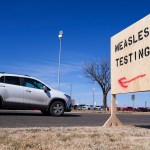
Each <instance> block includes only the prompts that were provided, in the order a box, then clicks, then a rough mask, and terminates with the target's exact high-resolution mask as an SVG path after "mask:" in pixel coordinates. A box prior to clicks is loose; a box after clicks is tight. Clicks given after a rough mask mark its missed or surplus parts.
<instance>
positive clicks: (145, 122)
mask: <svg viewBox="0 0 150 150" xmlns="http://www.w3.org/2000/svg"><path fill="white" fill-rule="evenodd" d="M117 116H118V118H119V119H120V120H121V121H122V122H123V124H124V125H135V126H141V127H142V126H148V127H149V126H150V113H148V114H141V113H139V114H138V113H119V114H117ZM109 117H110V113H82V112H80V113H76V112H69V113H65V114H64V115H63V116H61V117H53V116H44V115H43V114H42V113H41V112H39V111H7V110H0V128H23V127H25V128H28V127H73V126H74V127H77V126H103V124H104V123H105V122H106V121H107V119H108V118H109Z"/></svg>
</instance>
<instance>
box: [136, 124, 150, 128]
mask: <svg viewBox="0 0 150 150" xmlns="http://www.w3.org/2000/svg"><path fill="white" fill-rule="evenodd" d="M135 127H138V128H145V129H150V125H135Z"/></svg>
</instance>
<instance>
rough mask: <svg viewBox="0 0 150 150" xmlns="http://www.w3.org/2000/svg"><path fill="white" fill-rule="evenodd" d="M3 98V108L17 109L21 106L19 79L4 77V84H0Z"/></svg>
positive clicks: (21, 88) (21, 95) (21, 89)
mask: <svg viewBox="0 0 150 150" xmlns="http://www.w3.org/2000/svg"><path fill="white" fill-rule="evenodd" d="M0 88H1V92H2V93H3V98H4V102H3V104H4V107H7V108H13V109H19V108H21V107H22V104H23V87H22V86H21V84H20V78H19V77H16V76H4V83H1V84H0Z"/></svg>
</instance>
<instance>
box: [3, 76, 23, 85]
mask: <svg viewBox="0 0 150 150" xmlns="http://www.w3.org/2000/svg"><path fill="white" fill-rule="evenodd" d="M5 83H8V84H13V85H20V78H19V77H13V76H5Z"/></svg>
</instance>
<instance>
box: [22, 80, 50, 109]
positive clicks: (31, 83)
mask: <svg viewBox="0 0 150 150" xmlns="http://www.w3.org/2000/svg"><path fill="white" fill-rule="evenodd" d="M43 86H44V84H42V83H41V82H39V81H37V80H35V79H32V78H23V87H24V90H23V91H24V94H23V99H24V104H25V105H26V106H27V107H29V108H31V109H36V108H38V109H42V107H47V105H48V98H49V96H48V94H47V92H45V91H44V90H43Z"/></svg>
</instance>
